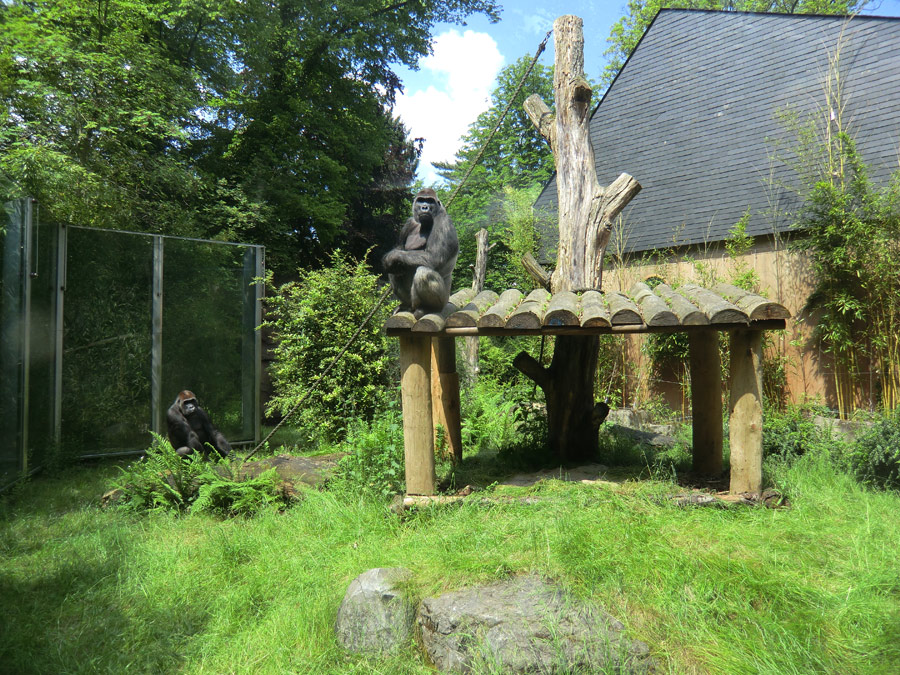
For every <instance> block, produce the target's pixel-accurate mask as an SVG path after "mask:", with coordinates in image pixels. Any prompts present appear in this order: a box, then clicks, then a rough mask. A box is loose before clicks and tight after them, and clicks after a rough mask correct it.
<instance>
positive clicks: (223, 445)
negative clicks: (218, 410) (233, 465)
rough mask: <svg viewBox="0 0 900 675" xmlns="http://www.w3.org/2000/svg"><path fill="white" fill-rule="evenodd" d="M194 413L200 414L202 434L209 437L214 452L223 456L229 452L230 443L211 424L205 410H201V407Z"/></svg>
mask: <svg viewBox="0 0 900 675" xmlns="http://www.w3.org/2000/svg"><path fill="white" fill-rule="evenodd" d="M195 414H197V415H202V417H201V420H202V422H203V431H204V434H205V435H206V438H208V439H209V441H208V442H209V444H210V445H212V446H213V448H214V449H215V450H216V452H218V453H219V454H220V455H222V456H225V455H227V454H228V453H229V452H231V445H230V444H229V443H228V441H227V440H226V439H225V436H223V435H222V432H221V431H219V430H218V429H216V428H215V427H214V426H213V423H212V421H211V420H210V419H209V415H207V414H206V411H205V410H203V408H200V409H198V410H197V412H196V413H195Z"/></svg>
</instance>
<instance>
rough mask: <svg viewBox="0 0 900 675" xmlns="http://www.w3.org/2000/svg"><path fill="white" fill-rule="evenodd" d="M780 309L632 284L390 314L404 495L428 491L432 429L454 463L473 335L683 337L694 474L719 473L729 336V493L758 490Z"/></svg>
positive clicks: (739, 293)
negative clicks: (726, 339)
mask: <svg viewBox="0 0 900 675" xmlns="http://www.w3.org/2000/svg"><path fill="white" fill-rule="evenodd" d="M788 318H790V313H789V312H788V311H787V309H785V307H784V306H783V305H780V304H778V303H776V302H772V301H770V300H767V299H766V298H764V297H762V296H760V295H756V294H754V293H749V292H747V291H744V290H742V289H739V288H736V287H734V286H729V285H727V284H719V285H717V286H714V287H713V288H709V289H708V288H703V287H700V286H697V285H693V284H685V285H684V286H681V287H679V288H678V289H677V290H676V289H673V288H671V287H670V286H668V285H666V284H660V285H658V286H656V287H655V288H653V289H651V288H650V287H648V286H647V285H646V284H644V283H637V284H635V285H634V286H632V288H631V289H629V292H628V293H620V292H616V291H613V292H604V293H601V292H598V291H592V290H588V291H584V292H569V291H564V292H562V293H556V294H553V295H551V294H550V293H548V292H547V291H545V290H542V289H539V290H536V291H532V292H531V293H529V294H528V295H527V296H525V295H523V294H522V292H521V291H519V290H516V289H512V290H508V291H504V292H503V293H501V294H499V295H498V294H497V293H495V292H493V291H483V292H481V293H479V294H477V295H475V293H474V291H472V290H468V289H467V290H462V291H459V292H457V293H455V294H454V295H453V296H452V297H451V298H450V302H449V303H448V304H447V306H446V307H445V308H444V310H443V311H442V312H441V313H440V314H437V313H435V314H428V315H425V316H423V317H422V318H420V319H418V320H416V318H415V317H414V316H413V315H412V314H411V313H409V312H397V313H395V314H394V315H393V316H391V317H390V318H389V319H388V321H387V323H386V324H385V329H386V331H387V333H388V335H392V336H396V337H399V338H400V370H401V391H402V401H403V432H404V447H405V460H406V490H407V494H411V495H414V494H418V495H431V494H434V491H435V472H434V434H435V431H434V429H435V424H440V425H441V426H442V427H443V428H444V431H445V434H446V436H445V438H446V440H447V442H448V444H449V446H450V450H451V452H452V453H453V456H455V457H457V458H461V457H462V447H461V440H460V436H461V435H460V420H459V383H458V378H457V375H456V365H455V364H456V359H455V346H454V342H455V341H454V339H453V338H455V337H457V336H467V335H469V336H477V335H500V336H503V335H506V336H512V335H597V334H609V333H648V332H669V333H675V332H684V333H687V334H688V335H689V343H690V373H691V407H692V411H693V415H692V426H693V458H694V461H693V467H694V471H695V472H696V473H699V474H709V475H716V474H717V473H721V471H722V466H723V461H722V441H723V431H722V397H721V391H722V384H721V366H720V363H719V348H718V344H719V341H718V336H717V333H720V332H728V333H729V334H730V368H731V370H730V376H729V390H730V402H729V411H730V422H729V429H730V437H729V438H730V447H731V482H730V491H731V492H732V493H741V492H756V493H758V492H760V491H761V489H762V331H765V330H778V329H783V328H784V327H785V320H786V319H788Z"/></svg>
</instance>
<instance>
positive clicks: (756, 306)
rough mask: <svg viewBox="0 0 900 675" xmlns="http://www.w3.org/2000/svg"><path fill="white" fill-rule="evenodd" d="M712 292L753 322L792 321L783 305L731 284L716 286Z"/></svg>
mask: <svg viewBox="0 0 900 675" xmlns="http://www.w3.org/2000/svg"><path fill="white" fill-rule="evenodd" d="M712 290H713V291H714V292H716V293H718V294H719V295H721V296H722V297H723V298H725V299H726V300H730V301H731V302H733V303H734V304H735V305H737V306H738V307H740V308H741V310H743V311H744V312H746V313H747V316H749V317H750V320H751V321H758V320H761V319H790V318H791V313H790V312H789V311H788V310H787V307H785V306H784V305H782V304H779V303H777V302H773V301H772V300H769V299H768V298H764V297H763V296H761V295H757V294H756V293H751V292H750V291H746V290H744V289H743V288H738V287H737V286H732V285H731V284H716V285H715V286H713V287H712Z"/></svg>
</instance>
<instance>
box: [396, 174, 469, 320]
mask: <svg viewBox="0 0 900 675" xmlns="http://www.w3.org/2000/svg"><path fill="white" fill-rule="evenodd" d="M458 253H459V241H458V240H457V237H456V229H455V228H454V227H453V223H452V222H450V216H448V215H447V210H446V209H445V208H444V205H443V204H441V202H440V200H439V199H438V197H437V194H436V193H435V191H434V190H432V189H431V188H425V189H424V190H421V191H420V192H419V194H417V195H416V198H415V200H414V201H413V211H412V218H410V219H409V220H407V221H406V223H405V224H404V225H403V229H402V230H400V240H399V242H398V243H397V246H396V247H395V248H394V249H393V250H391V251H390V252H389V253H388V254H387V255H386V256H384V259H383V264H384V269H385V271H386V272H387V273H388V279H390V282H391V288H392V289H393V291H394V295H395V296H397V299H398V300H399V301H400V310H401V311H408V312H412V313H413V314H414V315H415V317H416V318H417V319H420V318H422V317H423V316H424V315H425V314H428V313H429V312H440V311H441V310H442V309H444V305H446V304H447V301H448V300H449V299H450V284H451V282H452V277H453V268H454V267H455V266H456V256H457V254H458Z"/></svg>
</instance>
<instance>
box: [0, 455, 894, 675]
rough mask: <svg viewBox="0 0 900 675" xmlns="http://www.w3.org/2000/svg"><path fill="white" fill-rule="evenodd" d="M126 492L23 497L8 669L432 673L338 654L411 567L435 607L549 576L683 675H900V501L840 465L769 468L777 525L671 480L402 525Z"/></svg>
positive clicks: (82, 486) (325, 506)
mask: <svg viewBox="0 0 900 675" xmlns="http://www.w3.org/2000/svg"><path fill="white" fill-rule="evenodd" d="M117 474H118V470H117V468H116V467H115V466H113V465H110V464H96V465H90V466H80V467H77V468H75V469H72V470H70V471H69V473H68V474H66V475H64V476H57V477H43V478H41V477H38V478H36V479H34V480H32V481H31V482H30V483H27V484H26V485H24V486H22V487H21V488H19V489H17V490H16V492H15V493H14V494H13V495H11V496H8V497H6V498H4V503H3V507H2V513H0V607H2V611H3V617H2V620H0V664H3V666H2V670H4V671H5V672H11V673H121V672H139V673H176V672H177V673H215V674H219V673H229V672H234V673H249V672H252V673H430V672H433V671H431V670H430V668H429V667H428V666H427V664H425V663H424V661H423V659H422V657H421V656H420V655H419V653H418V651H417V650H416V649H415V648H414V645H412V644H410V645H409V647H408V648H406V649H405V650H404V651H402V652H401V653H399V654H397V655H395V656H393V657H391V658H385V659H366V658H361V657H357V656H352V655H348V654H346V653H344V652H343V651H342V650H341V649H340V648H339V646H338V645H337V643H336V641H335V639H334V634H333V625H334V620H335V616H336V613H337V608H338V605H339V604H340V602H341V599H342V597H343V594H344V591H345V590H346V587H347V585H348V584H349V583H350V581H351V580H352V579H353V578H354V577H355V576H357V575H358V574H360V573H361V572H363V571H364V570H366V569H369V568H372V567H378V566H393V565H403V566H407V567H409V568H411V569H412V570H413V571H414V578H413V591H414V592H415V593H416V594H418V595H420V596H421V597H427V596H428V595H431V594H437V593H440V592H442V591H445V590H449V589H455V588H460V587H462V586H465V585H469V584H475V583H479V582H485V581H489V580H493V579H497V578H502V577H504V576H507V575H510V574H516V573H520V572H527V571H532V572H538V573H542V574H546V575H548V576H550V577H553V578H555V579H557V580H558V581H559V582H561V583H562V584H564V585H565V586H567V587H568V588H569V589H571V591H572V592H573V593H576V594H578V595H579V596H582V597H589V598H592V599H593V600H595V601H597V602H600V603H602V604H603V605H605V606H606V608H607V609H608V610H609V611H610V612H611V613H612V614H614V615H615V616H617V617H618V618H620V619H622V620H623V621H624V622H625V624H626V626H627V628H628V632H629V635H630V636H631V637H633V638H638V639H641V640H644V641H645V642H647V643H648V644H649V645H650V647H651V649H652V651H653V653H654V656H655V657H656V658H657V659H658V660H659V661H660V662H661V663H662V664H663V669H664V672H672V673H692V672H713V673H742V674H744V673H816V672H820V673H838V672H839V673H882V672H884V673H888V672H898V670H900V565H898V563H897V557H898V551H900V496H898V493H896V492H875V491H869V490H866V489H864V488H862V487H860V486H859V485H858V484H857V483H856V482H855V481H854V480H853V479H852V478H850V477H849V476H847V475H846V474H843V473H840V472H838V471H836V470H835V469H834V468H832V465H831V464H830V463H829V462H828V461H827V459H826V458H825V457H824V455H821V454H817V455H812V454H810V455H806V456H804V457H801V458H800V459H799V460H797V461H796V462H794V463H793V465H787V464H780V465H772V466H770V467H769V471H768V474H769V475H770V476H771V477H772V478H773V479H774V480H775V481H776V483H777V484H778V486H779V487H781V488H782V489H783V490H785V491H786V492H787V493H788V494H789V496H790V497H791V500H792V504H793V506H792V508H790V509H785V510H774V511H773V510H767V509H763V508H748V507H736V508H731V509H728V510H716V509H705V508H693V509H691V508H688V509H681V508H677V507H675V506H673V505H671V503H670V500H668V499H666V497H667V496H668V495H672V494H675V493H677V492H678V491H679V488H678V486H677V485H675V484H671V483H667V482H661V481H652V480H646V481H632V482H626V483H623V484H621V485H619V486H584V485H570V484H565V483H563V482H560V481H555V480H553V481H546V482H543V483H540V484H538V485H537V486H535V487H532V488H516V489H513V488H498V489H496V490H494V491H493V492H489V493H488V495H489V496H490V497H491V498H492V499H491V500H489V501H485V500H482V499H480V498H479V497H480V496H485V493H480V494H476V495H474V496H473V497H471V498H469V499H468V500H466V501H464V502H463V503H461V504H459V505H454V506H436V507H432V508H429V509H424V510H421V511H418V512H414V513H412V514H410V515H408V516H405V517H403V518H400V517H397V516H394V515H391V514H390V513H389V511H388V510H387V508H386V504H385V503H383V502H377V501H371V500H366V499H361V498H357V497H354V496H353V495H350V494H346V493H344V494H334V493H330V492H325V491H310V492H308V493H307V494H306V496H305V499H304V500H303V501H302V502H301V503H300V504H299V505H297V506H295V507H294V508H292V509H290V510H288V511H286V512H282V513H279V512H277V511H267V512H265V513H263V514H262V515H260V516H257V517H254V518H250V519H240V518H239V519H231V520H221V519H217V518H214V517H211V516H206V515H182V516H175V515H171V514H166V513H161V514H160V513H155V514H151V515H145V516H135V515H129V514H126V513H124V512H122V511H118V510H115V509H108V510H104V509H101V508H99V498H100V495H101V494H102V493H103V492H104V490H105V489H106V488H107V486H108V485H109V484H110V483H111V481H112V478H114V477H115V476H116V475H117ZM525 495H528V496H534V497H537V498H538V499H537V500H536V501H535V500H529V503H526V502H525V501H523V500H519V499H515V497H521V496H525ZM503 497H510V498H509V499H505V498H503ZM501 498H503V499H501Z"/></svg>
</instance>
